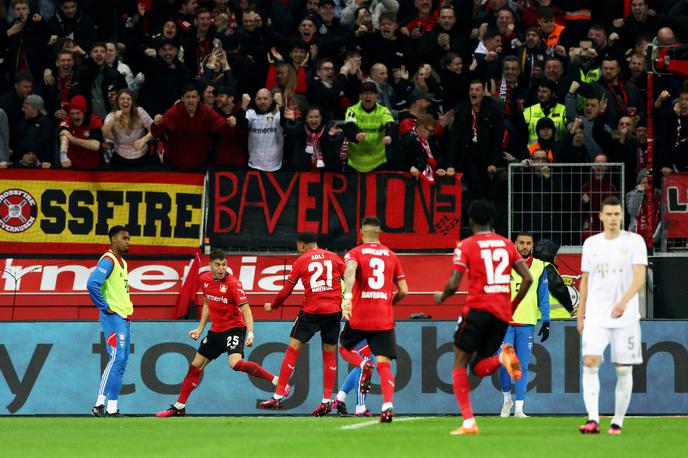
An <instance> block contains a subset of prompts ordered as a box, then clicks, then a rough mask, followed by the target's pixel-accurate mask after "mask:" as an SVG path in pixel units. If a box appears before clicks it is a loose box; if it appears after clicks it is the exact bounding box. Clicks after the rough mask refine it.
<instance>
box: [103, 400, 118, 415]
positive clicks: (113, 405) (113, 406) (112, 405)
mask: <svg viewBox="0 0 688 458" xmlns="http://www.w3.org/2000/svg"><path fill="white" fill-rule="evenodd" d="M105 410H106V411H107V413H117V401H108V402H107V408H106V409H105Z"/></svg>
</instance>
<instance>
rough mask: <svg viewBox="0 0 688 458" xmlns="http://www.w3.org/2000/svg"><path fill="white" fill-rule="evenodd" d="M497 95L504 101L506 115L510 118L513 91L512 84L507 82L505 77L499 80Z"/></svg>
mask: <svg viewBox="0 0 688 458" xmlns="http://www.w3.org/2000/svg"><path fill="white" fill-rule="evenodd" d="M493 95H495V96H496V97H499V100H501V101H502V102H504V117H505V118H508V117H509V116H511V102H512V93H511V84H510V83H507V82H506V80H505V79H504V78H502V80H501V81H500V82H499V89H498V92H496V93H495V94H493Z"/></svg>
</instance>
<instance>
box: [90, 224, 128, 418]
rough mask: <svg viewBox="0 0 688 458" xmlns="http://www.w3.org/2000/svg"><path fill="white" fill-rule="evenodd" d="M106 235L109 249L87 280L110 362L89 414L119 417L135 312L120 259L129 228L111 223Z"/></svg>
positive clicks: (123, 251)
mask: <svg viewBox="0 0 688 458" xmlns="http://www.w3.org/2000/svg"><path fill="white" fill-rule="evenodd" d="M108 237H109V239H110V243H111V246H110V249H109V250H108V251H107V252H106V253H105V254H104V255H103V256H101V257H100V261H98V265H97V266H96V268H95V269H94V270H93V273H92V274H91V276H90V277H89V278H88V282H87V283H86V288H87V289H88V293H89V294H90V296H91V300H92V301H93V303H94V304H95V306H96V307H97V308H98V310H99V311H100V324H101V326H102V327H103V334H104V335H105V342H106V344H107V351H108V353H109V354H110V361H108V364H107V366H105V370H104V371H103V376H102V378H101V381H100V388H99V389H98V399H97V400H96V405H95V406H94V407H93V409H91V414H92V415H93V416H96V417H105V416H107V417H113V416H119V410H118V409H117V400H118V399H119V392H120V389H121V388H122V379H123V378H124V370H125V369H126V367H127V360H128V359H129V344H130V337H131V322H130V321H129V320H130V318H131V315H132V314H133V313H134V304H132V302H131V299H130V298H129V279H128V274H127V262H126V261H125V260H124V259H123V258H122V256H124V255H125V254H127V253H129V231H128V230H127V228H125V227H124V226H114V227H112V228H111V229H110V231H109V232H108ZM106 399H107V408H106V407H105V400H106Z"/></svg>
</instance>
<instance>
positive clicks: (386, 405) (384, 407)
mask: <svg viewBox="0 0 688 458" xmlns="http://www.w3.org/2000/svg"><path fill="white" fill-rule="evenodd" d="M393 408H394V406H393V405H392V403H391V402H383V403H382V408H381V409H380V410H381V411H383V412H384V411H385V410H387V409H393Z"/></svg>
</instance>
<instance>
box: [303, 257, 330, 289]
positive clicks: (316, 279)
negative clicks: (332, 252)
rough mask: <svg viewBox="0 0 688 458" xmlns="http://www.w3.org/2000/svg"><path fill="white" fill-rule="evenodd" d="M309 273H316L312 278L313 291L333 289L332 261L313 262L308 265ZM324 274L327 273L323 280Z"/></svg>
mask: <svg viewBox="0 0 688 458" xmlns="http://www.w3.org/2000/svg"><path fill="white" fill-rule="evenodd" d="M323 264H324V265H323ZM308 271H309V272H315V273H314V274H313V275H312V276H311V289H315V288H322V287H323V286H327V287H328V288H332V261H330V260H325V261H323V262H317V261H316V262H311V263H310V264H308ZM325 271H327V272H325ZM323 273H325V279H324V280H322V279H321V277H322V275H323Z"/></svg>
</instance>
